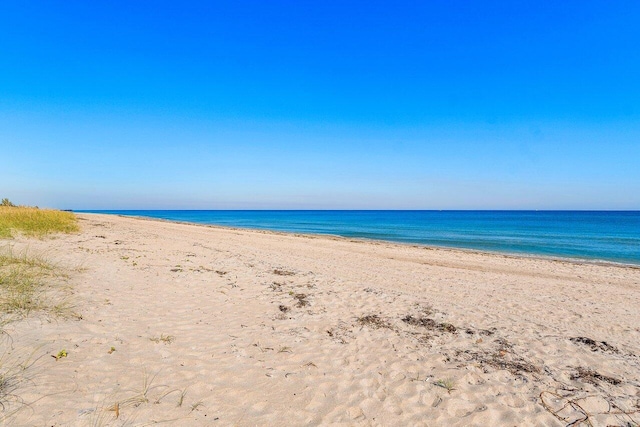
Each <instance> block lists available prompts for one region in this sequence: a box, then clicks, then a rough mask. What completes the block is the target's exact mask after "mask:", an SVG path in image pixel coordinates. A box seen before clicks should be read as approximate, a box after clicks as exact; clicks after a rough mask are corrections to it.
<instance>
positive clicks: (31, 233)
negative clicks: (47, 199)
mask: <svg viewBox="0 0 640 427" xmlns="http://www.w3.org/2000/svg"><path fill="white" fill-rule="evenodd" d="M77 231H79V227H78V220H77V218H76V216H75V215H74V214H73V213H71V212H64V211H58V210H54V209H38V208H34V207H23V206H0V239H10V238H12V237H15V235H16V234H17V233H20V234H22V235H25V236H28V237H44V236H46V235H48V234H51V233H74V232H77Z"/></svg>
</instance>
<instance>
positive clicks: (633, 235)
mask: <svg viewBox="0 0 640 427" xmlns="http://www.w3.org/2000/svg"><path fill="white" fill-rule="evenodd" d="M79 212H97V213H109V214H119V215H130V216H144V217H152V218H162V219H168V220H174V221H184V222H193V223H199V224H217V225H224V226H232V227H244V228H259V229H267V230H279V231H289V232H297V233H317V234H332V235H338V236H345V237H357V238H367V239H378V240H388V241H393V242H404V243H413V244H422V245H431V246H445V247H455V248H467V249H477V250H483V251H494V252H503V253H514V254H529V255H544V256H554V257H565V258H566V257H568V258H581V259H591V260H605V261H615V262H622V263H632V264H640V211H620V212H612V211H606V212H605V211H200V210H198V211H193V210H192V211H189V210H180V211H176V210H174V211H169V210H167V211H160V210H127V211H79Z"/></svg>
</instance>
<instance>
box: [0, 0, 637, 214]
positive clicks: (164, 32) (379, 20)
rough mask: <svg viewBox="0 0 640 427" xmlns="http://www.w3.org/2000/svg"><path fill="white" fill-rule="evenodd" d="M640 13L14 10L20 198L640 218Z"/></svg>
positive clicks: (14, 186)
mask: <svg viewBox="0 0 640 427" xmlns="http://www.w3.org/2000/svg"><path fill="white" fill-rule="evenodd" d="M639 28H640V2H638V1H637V0H633V1H612V2H609V1H597V2H594V1H585V0H580V1H559V2H555V1H554V2H544V1H506V0H505V1H500V2H492V1H450V0H443V1H413V2H402V1H385V2H381V1H361V2H351V1H345V0H340V1H328V0H327V1H313V2H312V1H301V0H296V1H290V2H284V1H275V0H274V1H250V2H245V1H240V0H232V1H224V2H223V1H202V2H190V1H171V2H168V1H167V2H163V1H154V2H142V1H140V2H135V1H131V0H128V1H122V2H119V1H113V0H109V1H69V0H66V1H57V2H56V1H38V2H31V1H26V0H3V1H2V2H0V197H9V198H10V199H12V201H14V202H16V203H23V204H37V205H39V206H50V207H58V208H73V209H101V208H104V209H109V208H113V209H126V208H142V209H145V208H151V209H153V208H157V209H163V208H165V209H166V208H174V209H217V208H218V209H227V208H240V209H245V208H257V209H264V208H267V209H271V208H274V209H292V208H293V209H314V208H320V209H358V208H361V209H380V208H382V209H385V208H386V209H640V29H639Z"/></svg>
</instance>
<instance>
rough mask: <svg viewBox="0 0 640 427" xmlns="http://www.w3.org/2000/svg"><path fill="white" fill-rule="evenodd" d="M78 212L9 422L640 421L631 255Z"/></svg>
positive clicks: (10, 348)
mask: <svg viewBox="0 0 640 427" xmlns="http://www.w3.org/2000/svg"><path fill="white" fill-rule="evenodd" d="M78 217H79V219H80V225H81V230H82V231H81V232H80V233H79V234H70V235H56V236H55V237H53V238H47V239H43V240H38V239H26V238H17V239H15V240H10V241H5V242H2V245H11V246H12V247H13V250H14V251H18V252H19V251H25V250H28V251H29V252H30V253H37V254H43V256H46V257H47V258H48V259H50V260H51V261H52V262H54V263H55V264H56V265H57V266H59V268H60V269H62V270H64V271H65V276H64V280H62V282H63V283H64V285H65V286H67V287H68V289H69V293H70V301H71V302H72V303H73V306H74V312H75V313H77V316H76V317H71V318H67V319H56V318H50V317H45V316H38V315H35V316H31V317H29V318H27V319H24V320H21V321H18V322H14V323H11V324H9V325H7V326H6V327H5V330H6V332H7V334H8V337H10V340H6V341H3V346H5V349H4V350H5V351H4V353H5V359H6V360H20V359H21V358H24V357H27V356H29V355H32V356H31V360H32V361H33V362H32V364H30V366H29V368H28V369H27V370H25V375H26V376H27V377H28V379H29V380H28V381H24V382H22V383H21V384H20V387H19V388H18V389H17V390H16V395H17V396H19V397H20V401H21V402H22V408H21V409H20V410H19V411H18V412H16V413H15V414H13V415H11V418H10V419H8V420H7V425H19V426H23V425H24V426H88V425H95V426H101V425H104V426H124V425H149V424H154V423H162V425H177V426H191V425H193V426H216V425H220V426H232V425H233V426H254V425H261V426H283V425H287V426H302V425H329V424H330V425H344V426H356V425H357V426H360V425H361V426H369V425H371V426H404V425H406V426H420V425H424V426H445V425H446V426H566V425H575V426H577V425H584V426H587V425H592V426H636V425H638V423H640V309H639V307H640V268H637V267H630V266H619V265H597V264H590V263H577V262H567V261H562V260H550V259H538V258H526V257H515V256H503V255H498V254H488V253H475V252H469V251H460V250H449V249H433V248H425V247H414V246H409V245H401V244H392V243H384V242H373V241H355V240H350V239H345V238H334V237H321V236H302V235H293V234H285V233H274V232H262V231H251V230H238V229H229V228H221V227H206V226H198V225H188V224H178V223H171V222H164V221H156V220H147V219H136V218H126V217H118V216H108V215H99V214H79V215H78ZM62 349H65V350H66V352H67V355H66V357H61V358H59V359H56V358H55V357H50V356H55V355H57V354H58V353H59V352H60V351H61V350H62ZM18 406H19V405H18V403H14V404H13V406H12V407H11V408H6V409H7V411H10V410H12V409H15V408H18ZM7 413H8V412H7Z"/></svg>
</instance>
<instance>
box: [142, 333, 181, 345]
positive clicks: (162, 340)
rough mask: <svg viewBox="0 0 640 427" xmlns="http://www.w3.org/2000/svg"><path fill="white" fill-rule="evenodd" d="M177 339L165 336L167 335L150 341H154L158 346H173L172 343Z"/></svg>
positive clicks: (161, 335)
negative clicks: (162, 344)
mask: <svg viewBox="0 0 640 427" xmlns="http://www.w3.org/2000/svg"><path fill="white" fill-rule="evenodd" d="M175 339H176V337H174V336H173V335H165V334H160V336H159V337H151V338H149V340H151V341H153V342H154V343H156V344H160V343H164V344H171V343H172V342H174V341H175Z"/></svg>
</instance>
